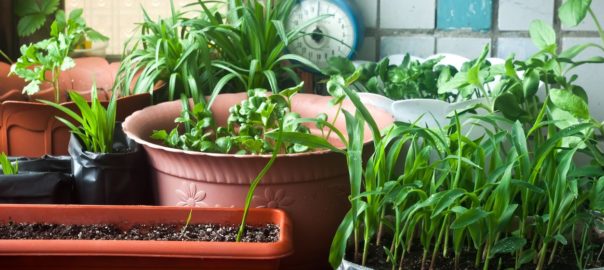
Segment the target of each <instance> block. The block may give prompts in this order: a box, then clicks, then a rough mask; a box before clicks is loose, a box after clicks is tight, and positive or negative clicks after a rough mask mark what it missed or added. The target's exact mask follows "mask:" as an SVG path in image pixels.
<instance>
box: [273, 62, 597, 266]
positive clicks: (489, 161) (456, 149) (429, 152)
mask: <svg viewBox="0 0 604 270" xmlns="http://www.w3.org/2000/svg"><path fill="white" fill-rule="evenodd" d="M479 59H480V58H479ZM529 61H530V60H529ZM476 62H480V61H476ZM476 62H474V63H472V64H470V65H471V67H470V68H469V69H468V70H471V69H472V67H477V66H478V65H479V64H476ZM509 63H510V62H509V61H508V64H509ZM519 66H522V64H519ZM508 67H509V66H508ZM498 68H505V67H498ZM498 68H495V67H494V68H493V69H495V70H496V69H498ZM359 70H360V69H359ZM478 70H479V69H478ZM471 72H473V71H468V73H471ZM507 72H508V73H509V74H508V75H505V76H506V78H507V77H513V78H515V79H518V80H521V79H520V78H518V77H519V76H514V74H512V73H511V72H516V71H515V69H514V67H513V66H512V67H511V70H510V69H509V68H508V70H507ZM358 73H360V71H358V70H357V71H355V72H354V73H353V74H358ZM529 73H530V72H529ZM470 77H471V76H470ZM357 78H359V76H357V75H351V76H350V77H349V78H346V79H345V78H343V77H342V76H339V75H336V76H332V78H331V80H330V81H329V82H328V84H327V85H328V87H327V88H328V91H329V93H330V94H331V95H332V96H333V97H334V104H336V105H337V104H338V103H337V102H341V101H342V100H343V98H342V97H341V96H342V95H344V96H346V97H348V98H349V99H350V100H351V101H352V102H353V103H354V105H355V107H356V108H357V114H355V115H353V114H350V113H348V112H346V111H344V114H345V117H346V120H347V131H348V140H346V146H347V147H346V156H347V160H348V166H349V174H350V185H351V194H350V197H349V198H350V203H351V209H350V211H349V212H348V213H347V214H346V216H345V217H344V219H343V220H342V223H341V224H340V227H339V229H338V231H337V233H336V235H335V236H334V239H333V242H332V248H331V253H330V259H329V261H330V263H331V265H332V266H333V267H334V268H337V267H338V266H339V264H340V263H341V260H342V258H343V256H344V254H345V250H346V249H347V246H348V244H349V243H350V241H349V240H351V241H352V244H353V245H354V246H355V247H354V250H355V251H357V250H358V251H359V252H360V253H361V254H355V256H354V258H360V262H361V263H362V264H365V263H366V262H367V257H368V256H371V254H370V253H369V252H370V250H371V249H370V248H369V243H370V242H372V241H375V243H376V244H377V245H378V246H379V245H380V243H381V242H382V240H381V238H383V237H384V236H385V235H391V236H392V239H391V242H389V243H391V244H390V245H388V246H384V247H383V248H384V249H385V251H386V254H388V260H389V261H390V262H391V263H392V265H393V268H396V267H398V266H401V265H405V262H404V258H405V254H407V253H409V252H410V251H411V248H412V247H416V246H417V245H419V247H421V248H422V249H423V254H424V256H423V260H424V262H425V261H427V260H430V261H431V263H432V264H434V261H435V260H436V259H437V258H438V257H437V254H438V253H442V256H444V257H447V256H448V254H449V253H452V255H453V256H454V260H455V263H456V264H457V263H459V260H460V258H461V256H462V254H463V253H466V252H468V249H469V250H471V251H470V252H471V253H474V254H476V265H475V267H483V268H484V269H488V268H489V265H490V261H491V260H496V259H498V256H501V255H503V254H512V255H513V256H515V258H516V260H515V265H513V266H514V267H515V268H519V267H521V266H523V265H524V264H530V263H531V262H533V263H534V265H533V266H534V267H536V268H537V269H544V267H545V266H546V265H547V264H548V263H551V260H552V258H554V257H555V256H556V254H557V252H558V251H559V250H560V245H567V244H569V240H568V239H567V237H565V236H566V235H574V232H575V227H574V224H575V222H577V220H578V219H579V217H580V216H582V215H590V214H591V211H592V210H595V209H597V208H598V207H599V205H600V204H601V203H600V202H601V198H600V197H602V196H600V195H597V194H599V193H600V192H599V191H598V190H600V189H601V188H602V186H604V185H603V184H602V181H600V180H598V178H599V177H600V173H599V171H598V170H596V171H594V170H588V169H582V168H579V167H576V165H575V164H574V163H573V157H574V156H575V154H576V153H577V152H578V150H579V149H580V147H582V145H584V144H585V143H587V142H589V141H591V134H593V131H594V130H595V129H596V128H597V127H598V126H599V124H598V123H595V122H593V121H589V119H585V118H586V117H587V118H589V114H588V111H586V107H585V106H584V104H585V103H584V100H583V99H582V98H581V101H582V102H579V101H575V100H573V98H570V97H563V96H558V95H567V94H569V93H570V94H573V93H572V92H569V93H563V92H557V91H554V90H552V91H549V98H548V100H551V101H553V100H557V101H556V102H545V103H529V104H534V106H537V107H536V108H535V110H536V111H538V112H539V113H538V114H539V115H537V116H535V117H527V118H526V119H525V121H524V122H520V121H516V122H515V123H514V125H513V128H512V129H511V130H502V129H500V128H499V126H500V124H501V123H502V122H501V121H503V122H507V121H509V120H505V119H502V118H501V117H499V116H497V115H487V116H476V118H479V119H481V121H483V122H484V123H485V125H486V124H487V123H488V124H490V125H492V126H493V127H492V128H490V129H485V132H486V135H485V136H484V137H482V138H478V139H476V140H470V139H469V138H467V137H465V136H464V135H463V134H462V133H461V127H462V124H461V122H460V120H459V116H458V115H455V116H454V118H453V120H452V121H451V124H450V125H448V126H446V127H443V129H436V130H432V129H427V128H421V127H417V126H414V125H410V124H403V123H399V124H397V125H395V126H393V127H390V128H387V129H386V130H383V131H381V132H380V131H379V130H378V129H377V128H376V127H374V123H375V122H374V121H373V119H372V117H371V115H370V114H369V113H368V111H367V109H366V108H365V107H364V105H363V104H362V102H361V101H360V100H359V99H358V96H357V95H356V93H355V92H354V91H351V86H352V85H354V82H355V79H357ZM525 78H526V80H527V81H526V82H525V83H524V84H520V86H519V87H520V88H519V93H518V94H522V95H524V94H530V95H534V92H536V90H535V88H536V86H535V84H536V82H535V81H534V80H539V77H536V76H534V75H531V74H528V75H527V76H526V77H525ZM528 80H531V81H528ZM468 81H470V80H468ZM504 81H505V80H504ZM475 83H477V84H478V83H479V82H475ZM503 83H509V82H508V81H505V82H503ZM558 91H562V90H558ZM575 95H576V94H575ZM554 96H555V97H554ZM512 97H514V96H512ZM558 99H559V100H558ZM525 100H526V99H525ZM519 106H521V107H522V108H524V107H525V106H526V103H520V105H519ZM554 109H560V110H562V109H564V110H567V111H572V112H575V113H576V117H580V118H581V119H584V120H585V121H578V122H575V123H569V124H567V125H566V126H565V127H564V128H560V127H558V125H559V123H557V121H556V120H555V118H554V117H555V115H554V114H551V113H549V112H551V111H552V110H554ZM364 123H368V124H369V126H370V127H372V128H371V131H372V134H373V136H374V138H375V139H374V142H373V152H372V153H370V154H371V156H370V157H369V160H367V161H366V162H363V163H361V160H362V158H361V157H362V156H363V147H362V139H360V138H362V137H363V136H362V135H363V133H362V129H363V128H362V127H363V126H364ZM329 128H330V129H333V130H334V131H335V128H334V127H333V126H330V127H329ZM478 128H486V127H478ZM283 140H284V141H285V142H288V141H294V140H295V138H292V137H290V136H287V135H283ZM569 141H574V142H575V143H574V144H573V145H569V144H568V142H569ZM401 165H404V167H403V168H402V169H401ZM386 231H388V232H389V233H386ZM583 241H584V242H585V241H587V240H585V239H583ZM416 242H418V244H415V243H416ZM573 243H574V242H573ZM581 252H584V251H581ZM430 255H431V259H430ZM592 259H593V258H592ZM581 263H583V264H585V263H586V262H585V261H581ZM432 266H433V265H432ZM432 266H431V267H432Z"/></svg>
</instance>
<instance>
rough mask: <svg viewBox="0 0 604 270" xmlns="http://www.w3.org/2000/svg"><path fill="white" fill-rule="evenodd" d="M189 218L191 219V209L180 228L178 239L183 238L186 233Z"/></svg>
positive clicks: (189, 221)
mask: <svg viewBox="0 0 604 270" xmlns="http://www.w3.org/2000/svg"><path fill="white" fill-rule="evenodd" d="M191 218H193V208H191V210H189V215H188V216H187V220H186V221H185V225H184V226H182V229H181V230H180V238H183V237H184V236H185V232H187V227H189V223H191Z"/></svg>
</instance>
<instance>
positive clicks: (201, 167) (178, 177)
mask: <svg viewBox="0 0 604 270" xmlns="http://www.w3.org/2000/svg"><path fill="white" fill-rule="evenodd" d="M244 98H246V94H245V93H239V94H222V95H218V97H217V98H216V100H215V102H214V104H213V106H212V111H213V113H214V118H215V120H216V122H217V123H218V124H219V125H223V126H224V125H225V124H226V121H227V117H228V109H229V108H230V107H231V106H233V105H235V104H238V103H239V102H241V100H243V99H244ZM330 99H331V97H324V96H318V95H311V94H298V95H295V96H294V97H293V98H292V111H294V112H297V113H300V115H301V116H302V117H316V116H317V115H318V114H319V113H322V112H325V113H327V114H328V115H329V116H330V117H329V119H330V120H331V119H333V118H334V116H335V114H336V108H335V107H333V106H330V105H329V100H330ZM344 109H346V110H348V111H350V112H354V106H353V105H352V104H351V103H349V102H345V104H344ZM370 110H372V115H373V117H374V118H375V119H376V121H377V122H378V125H380V127H381V128H384V127H386V126H387V125H389V124H390V123H392V121H393V120H392V117H391V116H390V114H389V113H386V112H384V111H381V110H376V109H374V108H370ZM180 112H181V105H180V101H174V102H166V103H162V104H159V105H155V106H151V107H148V108H146V109H144V110H142V111H138V112H135V113H134V114H133V115H131V116H129V117H128V118H126V121H125V122H124V125H123V126H124V132H125V133H126V134H127V135H128V136H129V137H131V138H132V139H134V140H135V141H137V142H138V143H139V144H141V145H143V146H144V147H145V150H146V151H147V153H148V156H149V159H150V164H151V167H152V168H153V171H152V175H153V180H154V181H155V184H156V190H157V201H158V202H159V203H160V204H161V205H179V206H197V207H242V206H243V205H244V201H245V197H246V194H247V191H248V188H249V185H250V182H251V181H252V180H253V179H254V178H255V177H256V175H257V174H258V173H259V172H260V171H261V170H262V168H263V167H264V166H265V165H266V163H267V162H268V160H269V159H270V155H231V154H213V153H201V152H193V151H184V150H179V149H173V148H169V147H165V146H163V145H162V143H161V142H156V141H151V139H150V138H149V136H150V135H151V133H152V131H153V130H159V129H172V128H173V127H174V126H175V123H174V119H175V118H176V117H177V116H178V115H180ZM335 126H336V127H338V129H340V130H342V131H343V132H346V128H345V127H346V123H345V119H344V117H343V115H340V117H339V118H338V121H336V124H335ZM309 128H311V131H312V132H313V133H315V134H320V131H318V130H317V129H316V128H314V126H309ZM332 136H333V137H331V138H330V140H331V141H332V143H334V144H335V145H338V146H342V144H341V142H340V141H339V140H337V139H336V138H335V135H334V134H332ZM369 141H371V133H370V131H369V129H368V127H366V131H365V142H369ZM349 193H350V189H349V181H348V167H347V165H346V159H345V156H344V155H342V154H339V153H335V152H330V151H326V150H322V151H316V152H310V153H302V154H282V155H279V157H278V158H277V160H276V161H275V163H274V164H273V167H272V168H271V169H270V170H269V172H268V173H267V174H266V176H265V177H264V179H263V180H262V182H261V185H260V186H259V187H258V188H257V189H256V192H255V195H254V197H253V200H252V206H253V207H267V208H280V209H283V210H285V211H286V212H287V213H289V214H290V216H291V217H292V220H293V222H294V224H295V226H296V232H295V239H296V245H295V250H296V253H295V254H294V255H293V256H292V257H291V258H289V259H287V260H286V261H285V262H284V266H285V267H286V269H326V268H327V267H328V263H327V262H328V260H327V258H328V254H329V247H330V246H331V241H332V238H333V236H334V235H335V232H336V231H337V228H338V225H339V224H340V222H341V220H342V218H343V217H344V215H345V214H346V212H347V211H348V209H349V207H350V203H349V202H348V198H347V196H348V194H349Z"/></svg>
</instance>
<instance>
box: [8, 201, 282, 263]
mask: <svg viewBox="0 0 604 270" xmlns="http://www.w3.org/2000/svg"><path fill="white" fill-rule="evenodd" d="M189 209H190V208H183V207H160V206H96V205H95V206H83V205H12V204H6V205H0V221H1V222H8V221H9V220H11V221H13V222H44V223H57V224H101V223H104V224H116V225H120V226H128V225H132V224H154V223H161V222H163V223H182V224H184V223H185V220H186V218H187V216H188V214H189ZM242 213H243V210H242V209H234V208H223V209H219V208H194V209H193V215H192V219H191V223H213V224H239V222H240V221H241V215H242ZM247 223H248V224H252V225H254V224H256V225H259V224H269V223H270V224H276V225H278V226H279V227H280V237H279V241H277V242H275V243H235V242H193V241H191V242H184V241H183V242H180V241H139V240H0V261H1V262H2V263H1V265H2V268H3V269H278V268H279V262H280V259H281V258H284V257H286V256H288V255H290V254H292V253H293V243H292V227H291V222H290V220H289V218H288V217H287V216H286V214H285V213H284V212H283V211H281V210H277V209H252V210H251V212H250V214H249V216H248V222H247Z"/></svg>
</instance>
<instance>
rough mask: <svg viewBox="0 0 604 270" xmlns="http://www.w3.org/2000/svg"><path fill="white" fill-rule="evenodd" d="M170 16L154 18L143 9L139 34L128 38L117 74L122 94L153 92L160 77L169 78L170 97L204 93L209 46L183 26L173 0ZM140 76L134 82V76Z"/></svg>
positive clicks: (196, 97)
mask: <svg viewBox="0 0 604 270" xmlns="http://www.w3.org/2000/svg"><path fill="white" fill-rule="evenodd" d="M170 9H171V16H170V17H168V18H164V19H162V18H160V19H158V20H157V21H154V20H152V19H151V17H149V14H147V12H146V11H145V10H144V9H143V22H142V23H141V24H140V29H141V30H140V31H141V35H140V37H133V38H132V39H130V40H128V42H127V43H126V46H125V48H124V52H123V55H124V57H123V60H122V64H121V65H120V68H119V70H118V75H117V77H116V83H115V84H114V85H115V86H114V90H115V89H121V91H122V93H121V94H122V95H128V94H129V93H130V92H132V93H134V94H138V93H146V92H150V91H151V90H152V89H153V86H154V85H155V83H156V82H157V81H159V80H162V81H165V82H168V89H169V99H170V100H172V99H174V97H179V96H180V94H185V95H186V96H188V97H194V98H195V99H196V100H198V99H199V96H200V95H202V93H201V92H200V88H199V87H200V86H201V85H202V84H201V83H200V82H202V81H204V80H207V79H208V78H207V74H205V76H206V77H202V74H203V72H202V70H200V67H201V66H202V62H203V61H209V59H210V57H211V56H210V49H209V48H208V47H207V46H204V45H202V44H201V40H199V39H198V37H196V36H194V35H190V33H189V31H188V29H187V28H184V27H181V25H180V24H181V22H182V20H183V16H184V14H183V13H181V12H180V11H177V10H176V9H175V8H174V3H173V2H172V1H170ZM136 76H138V79H137V80H136V82H135V83H134V84H132V83H133V82H134V79H135V77H136Z"/></svg>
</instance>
